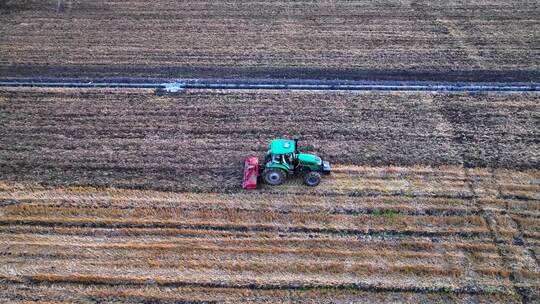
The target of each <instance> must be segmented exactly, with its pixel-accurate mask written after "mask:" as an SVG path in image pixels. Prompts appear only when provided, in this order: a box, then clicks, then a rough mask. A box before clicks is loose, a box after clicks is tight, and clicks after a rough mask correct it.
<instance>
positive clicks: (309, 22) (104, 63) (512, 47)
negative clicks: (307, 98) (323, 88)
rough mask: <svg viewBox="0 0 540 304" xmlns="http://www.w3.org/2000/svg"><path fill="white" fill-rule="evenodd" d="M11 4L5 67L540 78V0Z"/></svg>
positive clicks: (5, 72) (5, 26) (56, 71)
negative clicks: (509, 0) (511, 0)
mask: <svg viewBox="0 0 540 304" xmlns="http://www.w3.org/2000/svg"><path fill="white" fill-rule="evenodd" d="M4 2H5V1H4ZM7 2H9V3H10V4H8V5H4V6H1V7H0V14H1V20H0V75H1V76H3V77H8V76H29V77H32V76H36V75H39V76H76V77H80V76H128V75H129V76H143V77H149V76H162V77H273V78H283V77H285V78H330V79H408V80H415V79H420V80H437V81H441V80H458V81H459V80H476V81H534V80H537V79H538V77H539V76H540V74H539V72H538V70H539V65H538V64H539V62H540V52H539V47H540V44H539V42H540V36H539V33H540V22H539V20H540V6H539V5H540V4H539V3H538V2H535V1H513V2H511V3H509V2H508V1H501V0H494V1H484V0H481V1H408V0H406V1H364V0H362V1H169V0H159V1H150V2H149V1H142V0H129V1H124V0H122V1H69V0H64V1H57V0H54V1H53V0H48V1H34V0H26V1H7ZM21 3H22V4H21ZM58 3H61V5H60V6H58V5H57V4H58ZM69 3H71V5H70V4H69Z"/></svg>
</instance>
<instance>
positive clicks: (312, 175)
mask: <svg viewBox="0 0 540 304" xmlns="http://www.w3.org/2000/svg"><path fill="white" fill-rule="evenodd" d="M320 182H321V175H320V174H319V172H315V171H311V172H308V173H306V175H304V184H306V185H307V186H310V187H315V186H317V185H318V184H319V183H320Z"/></svg>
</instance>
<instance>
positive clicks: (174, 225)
mask: <svg viewBox="0 0 540 304" xmlns="http://www.w3.org/2000/svg"><path fill="white" fill-rule="evenodd" d="M0 109H1V111H0V123H1V129H0V135H1V137H2V139H3V140H2V142H1V143H0V145H1V146H0V181H1V182H0V244H2V246H1V249H0V259H1V262H0V264H1V265H2V268H1V269H0V280H2V283H3V286H4V289H3V290H2V291H0V298H2V299H3V300H4V301H8V302H18V301H20V302H23V301H29V300H30V301H57V302H92V301H98V302H99V301H102V302H103V301H105V302H126V303H140V302H145V301H146V302H152V301H154V302H155V301H159V302H165V303H166V302H171V303H173V302H178V301H191V302H205V301H206V302H222V301H226V302H250V301H252V302H261V301H267V302H280V301H305V302H310V301H311V302H321V301H325V302H330V301H332V302H350V301H358V300H364V301H369V302H392V301H394V302H395V301H410V302H425V301H450V302H498V303H520V302H533V301H535V300H537V299H538V298H537V297H538V293H539V280H540V277H539V270H540V269H539V267H540V266H539V264H538V255H539V254H540V251H539V249H538V248H540V247H539V246H538V238H539V233H540V230H539V229H540V221H539V220H538V217H539V212H538V200H540V196H539V193H540V184H539V182H538V181H539V180H540V172H539V171H538V161H539V159H538V152H537V151H538V150H539V149H538V130H537V128H536V127H535V126H536V125H537V123H538V112H539V111H538V96H537V95H536V94H477V95H469V94H442V93H440V94H439V93H376V92H369V93H362V92H354V93H350V92H349V93H346V92H309V91H297V92H291V91H256V92H248V91H187V92H184V93H183V94H181V95H179V96H154V95H152V94H151V92H149V91H137V90H93V89H92V90H80V89H3V90H2V91H1V92H0ZM290 131H295V132H297V133H299V134H300V135H302V141H301V144H302V143H303V147H304V148H305V149H306V150H308V151H313V152H316V153H318V154H320V155H321V156H323V157H324V158H327V159H329V160H330V161H331V162H332V164H333V165H334V173H333V174H332V175H331V176H330V177H328V178H326V179H323V182H322V184H321V185H320V186H319V187H317V188H307V187H305V186H303V185H302V184H301V182H300V181H289V182H287V183H286V184H285V185H283V186H280V187H266V186H263V187H262V188H260V189H259V190H256V191H251V192H248V191H243V190H241V189H240V187H239V182H240V171H241V162H242V159H243V157H244V156H245V155H247V154H250V153H262V152H263V151H264V150H265V149H266V144H267V142H268V140H269V139H271V138H274V137H279V136H283V135H284V134H287V133H288V132H290Z"/></svg>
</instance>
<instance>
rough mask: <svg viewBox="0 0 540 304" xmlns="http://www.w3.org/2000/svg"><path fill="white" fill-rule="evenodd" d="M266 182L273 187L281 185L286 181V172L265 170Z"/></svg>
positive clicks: (273, 169)
mask: <svg viewBox="0 0 540 304" xmlns="http://www.w3.org/2000/svg"><path fill="white" fill-rule="evenodd" d="M263 177H264V182H265V183H267V184H268V185H271V186H277V185H281V184H282V183H283V182H284V181H285V172H283V170H281V169H276V168H272V169H268V170H264V175H263Z"/></svg>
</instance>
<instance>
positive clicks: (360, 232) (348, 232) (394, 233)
mask: <svg viewBox="0 0 540 304" xmlns="http://www.w3.org/2000/svg"><path fill="white" fill-rule="evenodd" d="M0 225H4V226H10V225H28V226H30V225H34V226H45V227H81V228H84V227H89V228H175V229H199V230H211V231H240V232H249V231H266V232H282V233H288V232H301V233H326V234H338V235H344V236H359V237H360V236H366V235H371V236H383V237H384V236H388V237H402V236H415V237H444V236H460V237H483V236H484V237H485V236H488V235H489V233H488V232H482V231H454V232H453V231H417V230H393V229H391V230H390V229H389V230H386V229H384V230H383V229H367V230H365V229H336V228H314V227H312V228H309V227H284V226H263V225H253V226H240V225H207V224H181V223H177V224H176V223H170V224H168V223H146V224H145V223H103V222H83V223H69V222H62V221H35V220H3V219H0Z"/></svg>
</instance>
